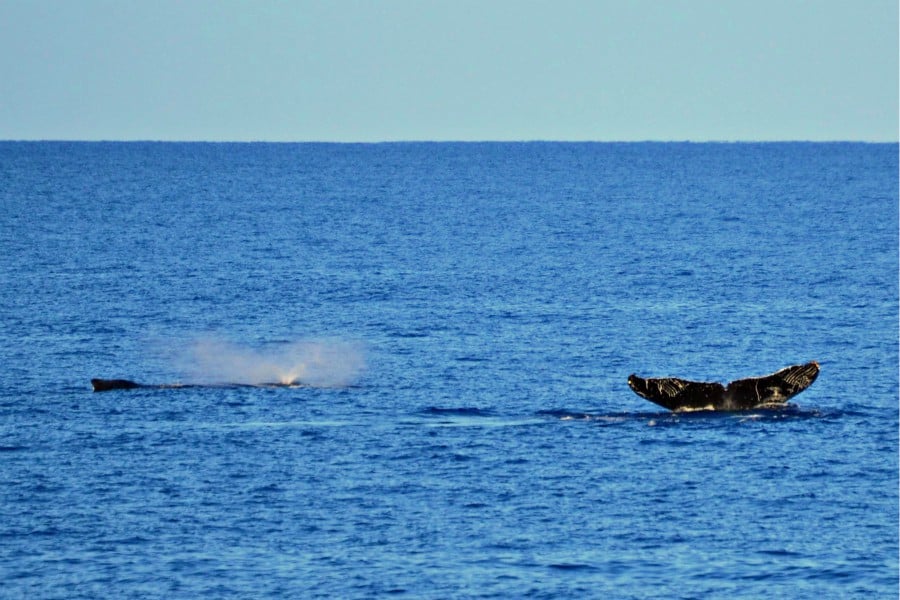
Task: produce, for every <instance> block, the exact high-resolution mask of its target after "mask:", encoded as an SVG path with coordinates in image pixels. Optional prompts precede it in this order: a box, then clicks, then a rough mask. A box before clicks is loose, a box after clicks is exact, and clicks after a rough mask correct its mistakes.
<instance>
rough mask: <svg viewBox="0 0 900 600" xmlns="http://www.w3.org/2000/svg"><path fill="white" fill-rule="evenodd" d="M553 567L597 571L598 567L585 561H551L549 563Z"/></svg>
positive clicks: (562, 569)
mask: <svg viewBox="0 0 900 600" xmlns="http://www.w3.org/2000/svg"><path fill="white" fill-rule="evenodd" d="M547 566H548V567H549V568H551V569H555V570H557V571H595V570H597V567H595V566H594V565H588V564H584V563H565V562H564V563H550V564H549V565H547Z"/></svg>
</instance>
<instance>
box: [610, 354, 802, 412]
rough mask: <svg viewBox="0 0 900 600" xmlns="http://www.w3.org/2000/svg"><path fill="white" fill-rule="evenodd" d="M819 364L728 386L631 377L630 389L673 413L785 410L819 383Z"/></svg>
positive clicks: (733, 382)
mask: <svg viewBox="0 0 900 600" xmlns="http://www.w3.org/2000/svg"><path fill="white" fill-rule="evenodd" d="M818 375H819V363H817V362H815V361H813V362H810V363H806V364H803V365H794V366H791V367H785V368H784V369H781V370H780V371H778V372H776V373H772V374H771V375H764V376H762V377H750V378H747V379H737V380H735V381H732V382H731V383H729V384H728V385H727V386H724V385H722V384H721V383H716V382H711V383H708V382H701V381H689V380H686V379H679V378H677V377H661V378H655V379H644V378H642V377H638V376H637V375H634V374H632V375H629V377H628V385H629V387H631V389H632V390H634V392H635V393H636V394H637V395H638V396H640V397H641V398H645V399H647V400H649V401H650V402H654V403H656V404H659V405H660V406H662V407H663V408H667V409H669V410H671V411H676V412H680V411H692V410H719V411H739V410H752V409H754V408H775V407H778V406H783V405H784V404H785V403H786V402H787V401H788V400H789V399H790V398H792V397H793V396H796V395H797V394H799V393H800V392H802V391H803V390H805V389H806V388H808V387H809V386H810V385H812V383H813V381H815V380H816V377H818Z"/></svg>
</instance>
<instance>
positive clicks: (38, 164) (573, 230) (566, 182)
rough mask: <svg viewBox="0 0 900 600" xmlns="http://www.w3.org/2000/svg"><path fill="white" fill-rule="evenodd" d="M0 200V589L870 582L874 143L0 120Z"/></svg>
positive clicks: (591, 588)
mask: <svg viewBox="0 0 900 600" xmlns="http://www.w3.org/2000/svg"><path fill="white" fill-rule="evenodd" d="M0 211H2V212H0V225H2V227H0V256H2V260H0V314H2V318H0V364H2V365H3V368H2V371H0V373H2V374H0V381H2V386H0V598H67V599H68V598H198V597H209V598H280V597H285V598H378V597H385V596H392V597H408V598H525V597H527V598H575V597H578V598H586V597H596V598H626V599H627V598H648V597H660V598H662V597H665V598H760V597H784V598H817V599H818V598H876V597H878V598H896V597H897V595H898V426H900V425H898V368H900V367H898V365H900V363H898V146H897V145H896V144H862V143H620V144H619V143H540V142H534V143H385V144H267V143H246V144H245V143H238V144H226V143H221V144H220V143H139V142H135V143H69V142H3V143H0ZM812 360H816V361H818V362H819V364H820V365H821V374H820V375H819V378H818V380H817V381H816V382H815V383H814V384H813V385H812V386H811V387H810V388H809V389H808V390H806V391H804V392H803V393H802V394H800V395H798V396H796V397H795V398H793V399H792V400H791V402H790V405H789V406H788V407H786V408H785V409H782V410H755V411H749V412H744V413H716V412H695V413H680V414H676V413H670V412H668V411H666V410H664V409H662V408H661V407H659V406H656V405H654V404H652V403H650V402H648V401H646V400H644V399H642V398H640V397H638V396H637V395H636V394H634V393H633V392H632V391H631V390H630V389H629V387H628V385H627V379H628V376H629V374H631V373H637V374H638V375H641V376H644V377H659V376H670V375H672V376H679V377H684V378H688V379H694V380H700V381H721V382H727V381H729V380H733V379H738V378H742V377H749V376H758V375H764V374H767V373H772V372H774V371H776V370H778V369H780V368H782V367H785V366H788V365H792V364H799V363H803V362H808V361H812ZM94 377H102V378H127V379H132V380H135V381H138V382H142V383H148V384H166V386H165V387H146V388H140V389H134V390H116V391H110V392H104V393H96V392H93V391H92V389H91V385H90V379H91V378H94ZM176 384H179V385H176ZM263 384H289V385H263Z"/></svg>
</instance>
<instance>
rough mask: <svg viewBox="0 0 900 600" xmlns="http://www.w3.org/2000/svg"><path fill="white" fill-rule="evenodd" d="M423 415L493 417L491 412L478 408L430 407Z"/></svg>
mask: <svg viewBox="0 0 900 600" xmlns="http://www.w3.org/2000/svg"><path fill="white" fill-rule="evenodd" d="M422 413H424V414H426V415H461V416H468V417H487V416H491V414H492V413H491V411H489V410H486V409H483V408H478V407H477V406H463V407H459V408H442V407H439V406H429V407H428V408H426V409H425V410H423V411H422Z"/></svg>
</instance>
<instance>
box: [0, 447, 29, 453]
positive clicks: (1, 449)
mask: <svg viewBox="0 0 900 600" xmlns="http://www.w3.org/2000/svg"><path fill="white" fill-rule="evenodd" d="M22 450H28V446H0V452H21V451H22Z"/></svg>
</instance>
